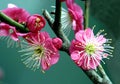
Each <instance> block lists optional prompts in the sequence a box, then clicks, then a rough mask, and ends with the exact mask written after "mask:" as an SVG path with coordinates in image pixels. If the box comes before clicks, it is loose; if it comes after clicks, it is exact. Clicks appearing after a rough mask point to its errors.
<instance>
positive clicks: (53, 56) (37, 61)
mask: <svg viewBox="0 0 120 84" xmlns="http://www.w3.org/2000/svg"><path fill="white" fill-rule="evenodd" d="M25 39H26V40H27V42H25V43H24V44H23V49H22V50H21V51H20V52H24V53H25V54H23V55H22V56H23V59H22V60H23V63H24V64H25V65H26V66H27V67H29V68H31V69H32V70H36V69H39V67H40V66H41V67H42V70H48V69H49V68H50V67H51V66H52V65H53V64H56V63H57V62H58V60H59V52H58V47H56V46H55V45H54V42H55V41H53V39H52V38H50V37H49V35H48V33H47V32H38V33H29V34H28V35H27V36H26V37H25ZM56 40H57V39H56ZM58 41H59V40H58ZM58 41H56V42H58ZM58 43H59V42H58ZM60 44H61V43H60ZM61 46H62V45H61Z"/></svg>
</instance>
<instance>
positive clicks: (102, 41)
mask: <svg viewBox="0 0 120 84" xmlns="http://www.w3.org/2000/svg"><path fill="white" fill-rule="evenodd" d="M61 2H65V3H66V6H67V9H68V11H66V10H65V9H62V17H61V23H62V25H63V26H62V29H63V31H64V30H66V29H67V30H68V29H71V27H72V29H73V30H74V32H75V39H73V40H72V42H71V45H70V49H69V52H70V56H71V59H72V60H73V61H74V62H75V63H76V64H77V65H78V66H79V67H81V68H82V69H84V70H90V69H96V68H97V66H98V65H100V61H102V59H103V58H107V57H108V56H112V55H111V54H112V49H113V47H111V46H110V45H109V43H110V42H111V40H110V39H106V38H105V37H104V35H101V33H102V32H101V31H100V32H98V34H97V35H94V33H93V30H92V29H90V28H86V29H85V30H84V28H83V11H82V9H81V7H80V6H78V5H77V4H76V3H74V0H61Z"/></svg>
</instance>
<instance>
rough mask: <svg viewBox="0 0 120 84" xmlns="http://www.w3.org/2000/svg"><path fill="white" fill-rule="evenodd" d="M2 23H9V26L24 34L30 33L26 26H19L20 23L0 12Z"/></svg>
mask: <svg viewBox="0 0 120 84" xmlns="http://www.w3.org/2000/svg"><path fill="white" fill-rule="evenodd" d="M0 21H1V22H5V23H7V24H9V25H11V26H15V27H16V29H17V30H19V31H20V32H22V33H26V32H28V29H27V28H25V26H24V25H22V24H19V23H18V22H16V21H14V20H13V19H11V18H10V17H8V16H7V15H5V14H4V13H3V12H0Z"/></svg>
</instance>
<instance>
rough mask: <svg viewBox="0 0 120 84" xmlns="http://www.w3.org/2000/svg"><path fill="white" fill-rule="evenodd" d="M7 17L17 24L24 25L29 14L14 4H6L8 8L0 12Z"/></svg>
mask: <svg viewBox="0 0 120 84" xmlns="http://www.w3.org/2000/svg"><path fill="white" fill-rule="evenodd" d="M2 12H3V13H5V14H6V15H7V16H9V17H10V18H12V19H13V20H15V21H17V22H19V23H25V22H26V21H27V18H28V17H29V16H30V14H29V13H28V12H27V11H26V10H25V9H22V8H18V7H17V6H15V5H14V4H8V8H6V9H4V10H2Z"/></svg>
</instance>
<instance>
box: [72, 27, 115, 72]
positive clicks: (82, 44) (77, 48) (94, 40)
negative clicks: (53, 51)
mask: <svg viewBox="0 0 120 84" xmlns="http://www.w3.org/2000/svg"><path fill="white" fill-rule="evenodd" d="M109 42H110V40H109V39H106V38H105V37H104V36H103V35H100V32H98V34H97V35H96V36H95V35H94V33H93V30H91V29H90V28H87V29H85V30H80V31H78V32H77V33H76V34H75V39H74V40H73V41H72V43H71V46H70V55H71V59H72V60H73V61H74V62H75V63H76V64H77V65H78V66H79V67H81V68H82V69H84V70H89V69H96V68H97V66H98V65H100V61H101V60H102V59H103V58H107V57H108V56H111V54H112V49H113V47H111V46H110V45H109Z"/></svg>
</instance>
